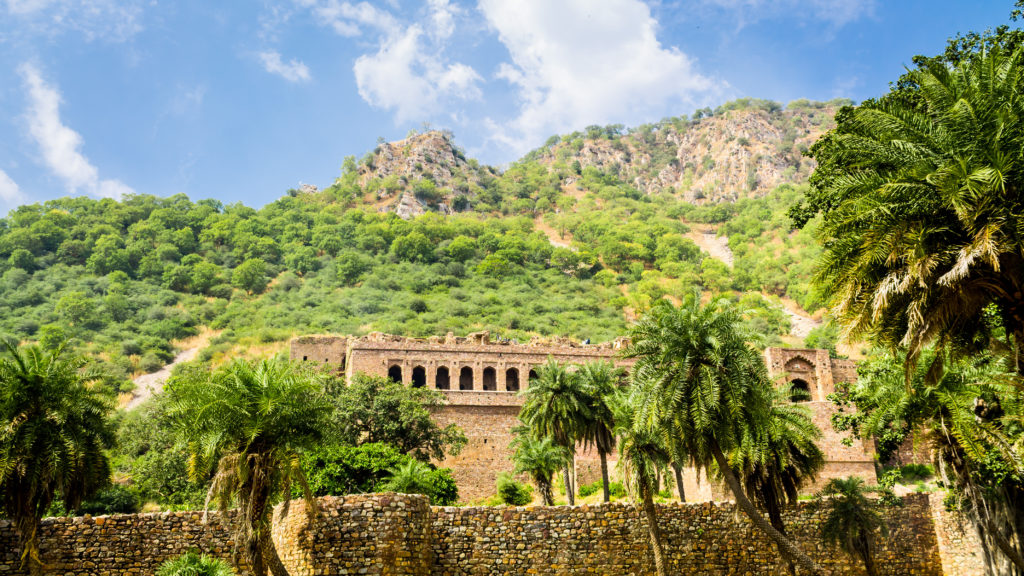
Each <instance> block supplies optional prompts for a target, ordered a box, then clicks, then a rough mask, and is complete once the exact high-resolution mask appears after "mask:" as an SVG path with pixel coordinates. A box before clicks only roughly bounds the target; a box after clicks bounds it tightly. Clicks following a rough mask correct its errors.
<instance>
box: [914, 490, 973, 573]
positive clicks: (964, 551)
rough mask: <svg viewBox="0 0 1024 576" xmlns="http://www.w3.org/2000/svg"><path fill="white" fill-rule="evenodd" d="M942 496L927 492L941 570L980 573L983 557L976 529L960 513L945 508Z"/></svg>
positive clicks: (944, 571)
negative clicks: (940, 560) (940, 559)
mask: <svg viewBox="0 0 1024 576" xmlns="http://www.w3.org/2000/svg"><path fill="white" fill-rule="evenodd" d="M943 496H944V495H943V494H942V493H940V492H937V493H933V494H929V495H928V498H929V502H930V504H931V513H932V520H933V521H934V523H935V536H936V543H937V545H938V549H939V557H940V558H942V570H943V573H945V574H955V575H956V576H984V574H985V567H984V566H985V561H984V557H983V554H982V551H981V540H980V539H979V538H978V532H977V531H976V529H975V528H974V525H973V524H971V523H970V522H968V521H967V520H966V519H965V518H964V517H963V516H961V515H960V514H954V513H950V512H947V511H946V508H945V506H943V504H942V498H943Z"/></svg>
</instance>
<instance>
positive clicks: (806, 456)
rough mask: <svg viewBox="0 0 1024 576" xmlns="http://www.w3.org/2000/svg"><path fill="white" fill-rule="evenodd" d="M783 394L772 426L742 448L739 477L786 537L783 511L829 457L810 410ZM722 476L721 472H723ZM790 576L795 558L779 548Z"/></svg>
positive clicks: (773, 523)
mask: <svg viewBox="0 0 1024 576" xmlns="http://www.w3.org/2000/svg"><path fill="white" fill-rule="evenodd" d="M786 397H788V394H784V393H782V392H781V391H780V392H779V393H778V394H777V395H776V398H775V403H774V404H773V405H772V407H771V412H772V414H771V416H770V418H769V419H768V422H767V424H768V426H767V427H766V429H765V430H763V431H762V435H761V437H759V438H755V439H753V442H746V443H744V445H743V446H742V447H741V448H740V451H739V452H740V456H739V458H740V459H741V463H740V465H739V467H738V468H739V470H738V475H739V476H740V477H741V478H742V480H743V485H744V488H745V490H746V493H747V495H748V496H749V497H750V499H751V500H753V501H754V503H755V504H757V505H758V506H759V507H760V508H762V509H763V510H765V511H766V512H768V521H769V523H771V525H772V527H774V528H775V529H776V530H778V531H779V533H781V534H783V535H788V534H787V532H786V526H785V524H784V523H783V522H782V510H783V508H784V507H785V506H786V505H787V503H788V504H790V505H792V504H795V503H796V502H797V498H798V496H799V494H800V489H801V488H803V487H804V486H805V485H807V484H808V483H809V482H813V481H814V479H815V478H816V477H817V475H818V472H819V471H821V468H822V466H824V465H825V455H824V454H823V453H822V451H821V448H819V447H818V445H817V444H816V442H817V440H819V439H820V438H821V430H820V429H819V428H818V426H817V425H815V424H814V421H813V420H811V415H810V413H809V411H808V410H807V408H806V407H804V406H800V405H795V404H790V403H788V402H783V398H786ZM719 474H721V471H719ZM779 552H780V553H781V554H782V556H783V558H784V559H785V560H786V564H787V567H788V569H789V572H790V574H794V575H795V574H796V566H795V564H794V562H793V559H792V558H790V557H789V555H788V554H787V553H786V551H785V550H784V549H782V548H780V549H779Z"/></svg>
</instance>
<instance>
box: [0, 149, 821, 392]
mask: <svg viewBox="0 0 1024 576" xmlns="http://www.w3.org/2000/svg"><path fill="white" fill-rule="evenodd" d="M468 165H470V166H472V167H473V174H472V176H473V179H474V183H473V184H472V185H470V184H465V186H463V185H462V184H460V182H465V181H466V180H464V179H463V180H460V179H459V178H458V177H456V178H454V179H453V180H452V182H454V183H455V184H454V186H455V187H456V190H452V189H442V190H440V191H438V190H439V189H438V188H437V187H436V186H434V184H433V183H432V182H431V181H430V180H429V178H425V179H420V180H414V181H412V182H409V181H405V180H400V179H399V180H397V181H398V183H399V185H400V186H405V187H411V188H410V189H412V190H414V191H423V190H427V191H429V190H434V192H433V193H435V194H438V195H439V196H437V197H438V198H440V197H445V196H451V195H454V196H455V198H456V199H457V198H459V197H464V198H465V201H464V202H462V203H460V202H453V204H455V205H456V206H457V207H459V208H462V209H463V211H462V212H457V213H455V214H452V215H448V216H443V215H440V214H437V213H427V214H425V215H423V216H420V217H417V218H414V219H412V220H408V221H406V220H403V219H401V218H398V217H397V216H396V215H395V214H393V213H382V212H379V211H378V210H377V208H376V206H374V205H373V200H374V199H375V198H377V197H378V196H379V190H380V189H381V186H380V183H379V182H377V181H376V180H374V179H371V180H369V181H368V182H366V183H365V184H364V185H362V186H360V185H359V184H358V180H357V175H358V174H357V172H358V167H357V165H356V163H355V162H354V161H352V160H351V159H350V160H347V161H346V164H345V168H344V169H343V173H342V175H341V176H340V177H339V178H338V179H337V181H336V182H335V183H334V184H333V185H332V186H330V187H329V188H327V189H325V190H323V191H321V192H316V193H300V192H298V191H289V193H288V194H286V195H285V196H283V197H282V198H280V199H279V200H277V201H275V202H272V203H270V204H268V205H266V206H264V207H263V208H260V209H255V208H251V207H247V206H244V205H242V204H237V203H236V204H230V205H224V204H222V203H220V202H218V201H216V200H199V201H195V202H193V201H191V200H189V199H188V198H186V197H185V196H184V195H178V196H174V197H171V198H156V197H153V196H148V195H137V196H131V197H127V198H125V199H124V200H122V201H120V202H118V201H114V200H110V199H103V200H94V199H89V198H83V197H73V198H62V199H58V200H53V201H48V202H45V203H42V204H35V205H31V206H22V207H19V208H18V209H16V210H14V211H12V212H11V213H10V214H9V216H8V217H7V218H6V219H4V220H3V221H2V223H0V333H4V334H8V335H11V336H13V337H15V338H16V339H18V340H21V341H38V342H40V343H41V344H43V345H44V346H53V345H55V344H56V343H57V342H59V341H61V339H63V338H70V339H72V341H73V342H74V344H75V346H76V348H77V349H78V350H79V351H81V352H84V353H86V354H88V355H90V356H92V357H93V358H95V359H97V360H98V361H99V362H101V364H102V366H101V368H102V372H103V374H104V381H105V384H106V386H107V387H109V388H110V389H112V390H121V391H128V390H130V389H131V383H130V377H131V376H132V375H134V374H138V373H145V372H151V371H154V370H156V369H157V368H159V367H161V366H162V365H164V364H166V363H167V362H168V361H169V360H171V358H172V357H173V355H174V346H173V344H172V342H173V341H175V340H178V339H182V338H187V337H189V336H193V335H195V334H196V333H197V332H198V330H199V329H200V328H201V327H204V326H205V327H209V328H210V329H212V330H214V331H217V332H216V336H215V337H214V338H213V339H212V340H211V344H210V346H208V347H207V348H206V349H204V350H203V352H202V355H201V360H204V361H210V360H213V361H218V360H219V359H220V358H222V357H225V356H226V355H228V354H236V353H239V352H243V353H244V352H245V351H246V350H248V349H250V348H252V347H255V346H261V345H272V344H273V343H275V342H283V341H285V340H287V339H288V338H290V337H291V336H293V335H296V334H302V333H321V332H334V333H349V334H363V333H367V332H370V331H375V330H376V331H383V332H390V333H396V334H403V335H408V336H428V335H433V334H444V333H446V332H449V331H452V332H455V333H457V334H465V333H468V332H471V331H475V330H482V329H487V330H491V331H492V332H494V333H497V334H500V335H501V336H505V337H509V338H516V339H519V340H528V339H530V338H534V337H538V336H553V335H559V336H569V337H575V338H579V339H583V338H590V339H591V340H592V341H606V340H609V339H612V338H614V337H615V336H618V335H620V334H622V333H624V331H625V328H626V326H627V320H628V319H629V318H631V317H635V315H636V314H639V313H642V312H643V311H644V310H646V309H648V308H649V306H650V305H651V303H652V302H654V301H656V300H657V299H659V298H662V297H666V296H668V297H677V296H679V295H681V294H684V293H686V292H687V291H688V290H689V289H690V288H691V287H692V286H695V285H697V286H700V287H702V288H704V289H706V290H709V291H712V292H730V291H737V294H736V296H735V299H736V300H738V301H742V303H743V305H744V307H745V308H746V309H747V310H748V314H747V319H748V323H749V327H751V328H752V329H754V330H755V331H756V332H758V333H759V334H760V336H761V337H763V338H764V341H765V343H780V342H781V340H780V339H779V337H780V336H782V335H784V334H786V333H787V331H788V329H789V325H788V320H787V318H786V317H785V315H784V314H782V313H781V311H780V310H778V309H777V304H775V303H772V302H771V301H770V299H768V298H767V296H772V295H777V296H789V297H792V298H793V299H795V300H796V301H797V302H799V303H800V304H801V305H802V306H803V307H804V308H805V309H809V310H811V309H814V308H817V307H818V304H819V303H818V300H817V299H816V298H815V297H814V296H813V295H812V294H810V293H809V291H808V288H807V286H808V278H809V267H810V265H811V263H812V262H813V261H814V259H815V257H816V255H817V250H818V248H817V247H815V246H814V244H813V242H812V236H813V227H814V225H813V223H812V224H811V226H809V227H807V228H805V229H803V230H802V231H799V232H796V233H794V232H791V224H790V222H789V220H788V218H787V217H786V216H785V213H786V210H787V209H788V208H789V207H790V206H791V205H793V204H795V203H796V202H798V201H799V200H800V199H802V198H803V195H804V192H805V185H804V184H802V183H797V184H796V185H788V184H787V185H782V186H780V187H778V188H777V189H776V190H774V191H773V192H771V193H769V194H767V195H765V196H763V197H759V198H746V199H742V200H740V201H738V202H736V203H732V204H730V203H718V204H704V205H700V206H698V205H694V204H690V203H687V202H685V201H683V200H681V199H680V198H679V196H678V195H675V194H669V193H654V194H645V193H642V192H640V191H639V190H638V189H636V188H634V187H633V186H632V185H630V184H628V183H627V182H625V181H624V180H623V179H622V178H621V177H619V176H618V175H616V174H615V173H614V171H600V170H598V169H596V168H593V167H588V168H585V169H582V170H580V173H579V174H576V173H575V172H573V171H572V169H571V167H565V166H562V165H560V164H558V163H556V164H554V165H545V164H542V163H541V162H539V161H538V160H536V159H531V158H530V157H527V158H525V159H524V160H522V161H521V162H518V163H516V164H514V165H512V166H511V167H509V168H508V169H507V170H506V171H504V172H503V173H501V174H499V175H497V176H493V175H492V172H491V171H489V170H482V169H479V168H478V166H479V165H478V164H477V163H475V162H474V161H470V162H469V163H468ZM389 178H392V179H394V177H393V176H392V177H389ZM570 179H571V180H572V182H571V183H570ZM541 224H543V225H544V226H550V228H551V229H554V230H556V231H557V232H558V234H561V235H564V237H565V238H566V242H565V243H566V244H570V245H571V247H569V248H566V247H561V246H556V245H553V244H552V243H551V241H550V240H551V239H550V238H549V236H548V234H546V233H545V231H543V230H541V229H540V228H539V226H540V225H541ZM694 224H700V225H704V224H708V225H713V226H717V227H718V230H719V232H720V233H722V234H727V235H728V236H729V238H730V245H731V247H732V249H733V251H734V252H735V254H736V263H735V267H734V268H733V269H729V268H728V267H726V266H725V265H724V264H722V263H721V262H719V261H717V260H712V259H709V258H706V255H705V254H703V253H702V252H701V251H700V250H699V249H698V248H697V246H696V245H695V244H694V243H693V242H692V241H691V240H689V239H687V238H686V237H685V236H684V235H685V234H686V233H687V232H689V231H690V227H691V225H694ZM570 238H571V242H570V241H569V239H570ZM762 293H763V294H764V296H762V295H761V294H762Z"/></svg>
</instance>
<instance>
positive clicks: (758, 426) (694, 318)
mask: <svg viewBox="0 0 1024 576" xmlns="http://www.w3.org/2000/svg"><path fill="white" fill-rule="evenodd" d="M739 321H740V318H739V314H738V313H737V311H736V310H735V309H734V308H733V307H732V306H731V305H730V303H729V302H728V300H726V299H725V298H718V299H715V300H712V301H711V302H710V303H709V304H707V305H702V304H701V301H700V293H699V292H694V293H691V294H689V295H687V296H686V298H684V299H683V301H682V303H681V305H680V306H679V307H676V306H674V305H673V304H672V303H671V302H669V301H667V300H660V301H658V303H657V304H656V305H655V306H653V307H652V309H651V311H650V312H649V313H648V314H647V315H645V316H644V317H643V318H641V319H640V320H639V321H638V322H637V323H636V325H635V326H634V327H633V329H632V330H630V336H631V338H632V344H631V345H630V347H629V348H628V349H627V351H626V355H627V356H628V357H632V358H636V359H637V361H636V364H635V365H634V367H633V373H632V376H633V382H632V385H633V387H634V388H635V389H636V393H637V394H640V395H641V396H640V398H642V399H643V401H642V402H639V405H638V407H637V414H636V416H635V417H636V419H637V421H638V422H640V423H646V424H647V425H649V426H650V425H654V424H656V423H661V425H662V426H664V428H665V430H666V436H667V437H668V438H670V439H671V441H672V442H674V443H678V447H676V448H672V449H669V452H670V453H680V454H685V455H686V456H687V457H689V458H690V461H691V462H692V463H693V465H694V466H695V467H696V468H697V469H698V470H700V469H702V468H707V467H710V465H711V463H712V462H713V463H715V464H716V465H717V466H718V470H719V471H720V472H721V474H722V476H723V478H724V479H725V482H726V485H728V487H729V489H730V490H731V491H732V493H733V497H734V498H735V500H736V504H737V505H738V506H739V508H740V509H741V510H743V512H744V513H745V514H746V515H747V516H748V517H749V518H750V520H751V522H753V524H754V525H755V526H756V527H757V528H758V529H759V530H761V531H762V532H764V533H765V534H766V535H767V536H768V537H769V538H770V539H771V540H772V541H773V542H775V544H776V545H777V546H778V547H779V549H780V550H783V551H784V554H785V555H787V556H788V557H790V558H792V559H793V560H794V561H795V562H796V563H797V565H798V566H800V568H801V569H802V570H804V571H807V572H809V573H812V574H822V573H823V571H822V569H821V567H820V566H818V565H817V563H815V562H814V561H813V560H811V558H810V557H809V556H807V554H806V553H804V552H803V551H802V550H801V549H800V548H798V547H797V546H796V545H795V544H794V543H793V542H792V540H790V539H789V538H787V537H786V536H785V535H783V534H781V533H780V532H779V531H778V530H776V529H775V528H774V527H773V526H772V525H771V524H770V523H769V522H768V521H766V520H765V519H764V517H762V516H761V514H760V512H758V510H757V508H756V507H755V506H754V504H753V502H751V501H750V499H749V498H748V497H747V495H746V493H745V491H744V490H743V486H742V484H741V482H740V480H739V478H738V477H737V476H736V474H735V472H734V469H733V464H734V463H735V462H730V457H729V456H727V455H726V454H727V453H734V457H735V455H738V454H740V449H741V448H742V447H743V444H744V440H745V439H758V438H763V437H764V434H765V431H766V430H767V429H768V428H769V427H770V425H771V417H772V411H771V405H772V399H771V395H772V394H773V390H774V388H773V383H772V381H771V379H770V378H769V376H768V370H767V368H766V367H765V365H764V360H763V359H762V357H761V355H760V353H759V352H758V351H757V350H754V349H753V348H752V347H750V346H749V345H748V344H747V343H746V341H745V339H744V335H743V334H742V333H740V331H739V330H737V326H738V324H739Z"/></svg>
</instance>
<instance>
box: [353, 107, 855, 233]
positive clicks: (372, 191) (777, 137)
mask: <svg viewBox="0 0 1024 576" xmlns="http://www.w3.org/2000/svg"><path fill="white" fill-rule="evenodd" d="M846 103H847V102H846V101H841V100H839V101H832V102H825V103H822V102H810V101H806V100H798V101H795V102H791V103H790V104H789V105H788V106H785V107H783V106H782V105H781V104H778V103H776V102H771V101H767V100H754V99H742V100H737V101H734V102H730V103H727V104H724V105H722V106H720V107H718V108H717V109H715V110H711V109H709V108H707V109H704V110H699V111H697V112H696V113H695V114H694V115H693V116H692V117H686V116H680V117H674V118H666V119H664V120H661V121H660V122H657V123H652V124H644V125H641V126H638V127H635V128H629V129H626V128H624V127H623V126H621V125H613V126H604V127H602V126H590V127H588V128H586V129H585V130H583V131H577V132H573V133H571V134H567V135H563V136H553V137H552V138H550V139H549V140H548V142H547V143H546V144H545V145H544V146H543V147H541V148H538V149H537V150H534V151H533V152H530V153H529V154H527V155H526V156H525V157H524V158H522V159H521V160H519V161H518V162H516V163H515V164H513V168H515V167H517V166H518V167H523V166H528V167H529V168H530V169H535V168H538V167H539V168H541V169H542V171H543V172H546V173H547V174H548V175H549V176H551V177H552V179H553V184H554V186H555V187H556V188H558V189H559V191H560V192H566V191H569V190H571V189H572V188H573V185H574V184H575V183H576V182H577V181H578V180H579V179H580V176H581V175H582V172H583V170H584V169H587V168H593V169H595V170H597V171H599V172H601V173H602V174H605V175H609V176H611V177H614V178H616V179H618V180H620V181H622V182H623V183H625V184H628V185H630V186H632V187H634V188H635V189H637V190H638V191H640V192H642V193H645V194H648V195H651V194H658V193H668V194H671V195H673V196H676V197H678V198H680V199H681V200H684V201H687V202H690V203H693V204H706V203H719V202H735V201H737V200H739V199H741V198H747V197H761V196H764V195H765V194H767V193H768V192H769V191H771V190H773V189H774V188H775V187H776V186H778V185H779V184H782V183H786V182H789V183H799V182H803V181H805V180H806V179H807V177H808V175H809V174H810V173H811V171H812V170H813V168H814V166H813V162H812V161H811V160H809V159H807V158H805V157H803V155H802V154H803V152H804V151H805V150H806V149H807V148H808V147H810V145H811V144H812V143H813V142H814V141H815V140H816V139H817V138H818V137H819V136H820V135H821V134H823V133H824V132H825V131H826V130H828V129H829V128H831V126H832V125H833V121H832V118H833V116H834V115H835V112H836V110H837V109H838V108H839V106H841V105H843V104H846ZM357 170H358V176H357V182H358V184H359V185H360V186H361V187H362V189H363V191H364V192H366V194H367V195H366V197H365V200H366V201H367V202H369V203H372V204H375V205H376V206H377V207H378V209H379V210H382V211H395V212H398V214H399V215H401V216H402V217H404V218H410V217H414V216H417V215H419V214H422V213H424V212H427V211H432V210H433V211H438V212H441V213H451V212H455V211H464V210H466V209H469V208H471V207H474V206H475V205H477V204H481V203H483V205H484V206H485V207H488V206H491V205H492V204H494V202H493V200H495V199H494V198H491V199H489V200H487V199H484V200H481V194H485V193H486V192H487V191H488V190H489V189H490V188H491V187H492V186H493V185H494V183H495V178H496V177H497V176H500V175H501V171H499V170H498V169H496V168H494V167H490V166H482V165H480V164H479V163H477V162H476V161H475V160H472V159H467V158H466V157H465V155H464V154H463V152H462V150H461V149H460V148H459V147H458V146H456V145H455V143H454V142H453V139H452V135H451V133H449V132H441V131H429V132H425V133H422V134H418V133H412V134H410V136H409V137H407V138H406V139H404V140H400V141H397V142H384V143H381V144H380V145H378V146H377V148H376V149H375V150H373V151H372V152H371V153H369V154H367V155H366V156H365V157H364V158H363V160H362V161H361V162H360V163H359V165H358V169H357ZM504 192H507V190H506V191H504Z"/></svg>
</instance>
